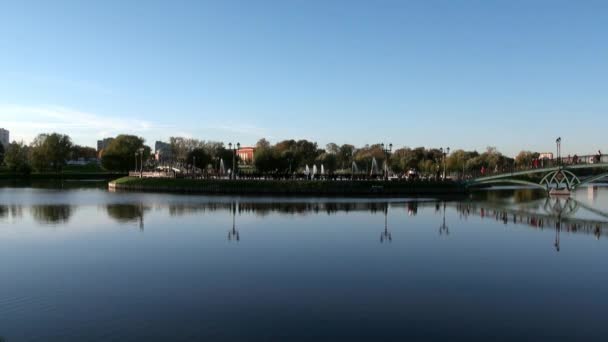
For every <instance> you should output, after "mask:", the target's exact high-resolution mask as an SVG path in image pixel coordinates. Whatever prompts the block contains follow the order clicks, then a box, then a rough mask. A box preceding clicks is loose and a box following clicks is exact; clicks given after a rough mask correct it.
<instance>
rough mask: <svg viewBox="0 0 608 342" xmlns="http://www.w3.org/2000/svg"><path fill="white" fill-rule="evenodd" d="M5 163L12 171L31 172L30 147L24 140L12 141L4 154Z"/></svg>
mask: <svg viewBox="0 0 608 342" xmlns="http://www.w3.org/2000/svg"><path fill="white" fill-rule="evenodd" d="M4 164H5V165H6V167H7V168H8V169H9V170H10V171H12V172H19V173H23V174H29V173H30V171H31V166H30V164H29V161H28V147H27V146H26V145H24V144H23V143H22V142H19V143H18V142H14V141H13V142H12V143H11V144H9V145H8V148H7V149H6V153H5V154H4Z"/></svg>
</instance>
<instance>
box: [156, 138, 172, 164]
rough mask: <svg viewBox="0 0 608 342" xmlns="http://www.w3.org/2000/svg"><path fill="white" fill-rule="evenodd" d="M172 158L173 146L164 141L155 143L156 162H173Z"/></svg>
mask: <svg viewBox="0 0 608 342" xmlns="http://www.w3.org/2000/svg"><path fill="white" fill-rule="evenodd" d="M172 158H173V152H172V151H171V144H169V143H166V142H162V141H157V142H156V143H154V159H156V161H158V162H162V161H164V160H171V159H172Z"/></svg>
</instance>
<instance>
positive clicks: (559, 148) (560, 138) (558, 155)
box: [555, 137, 562, 165]
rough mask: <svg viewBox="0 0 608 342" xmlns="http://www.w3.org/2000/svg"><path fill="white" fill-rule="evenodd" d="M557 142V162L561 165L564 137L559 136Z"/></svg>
mask: <svg viewBox="0 0 608 342" xmlns="http://www.w3.org/2000/svg"><path fill="white" fill-rule="evenodd" d="M555 144H556V145H557V163H558V165H561V157H560V154H561V147H562V137H558V138H557V139H555Z"/></svg>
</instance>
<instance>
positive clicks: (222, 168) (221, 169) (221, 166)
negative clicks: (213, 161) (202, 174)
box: [220, 159, 226, 176]
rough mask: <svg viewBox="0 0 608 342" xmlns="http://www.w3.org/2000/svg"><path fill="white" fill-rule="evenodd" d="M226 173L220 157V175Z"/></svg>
mask: <svg viewBox="0 0 608 342" xmlns="http://www.w3.org/2000/svg"><path fill="white" fill-rule="evenodd" d="M224 173H226V169H225V168H224V159H220V176H223V175H224Z"/></svg>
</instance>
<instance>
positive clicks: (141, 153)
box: [135, 147, 145, 178]
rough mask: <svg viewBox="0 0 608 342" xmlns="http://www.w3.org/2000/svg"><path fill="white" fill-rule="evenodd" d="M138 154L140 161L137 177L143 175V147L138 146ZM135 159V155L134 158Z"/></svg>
mask: <svg viewBox="0 0 608 342" xmlns="http://www.w3.org/2000/svg"><path fill="white" fill-rule="evenodd" d="M137 151H138V152H139V155H140V158H141V159H140V163H139V178H142V177H143V176H144V151H145V150H144V148H143V147H140V148H139V149H138V150H137ZM135 159H137V157H136V158H135Z"/></svg>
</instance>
